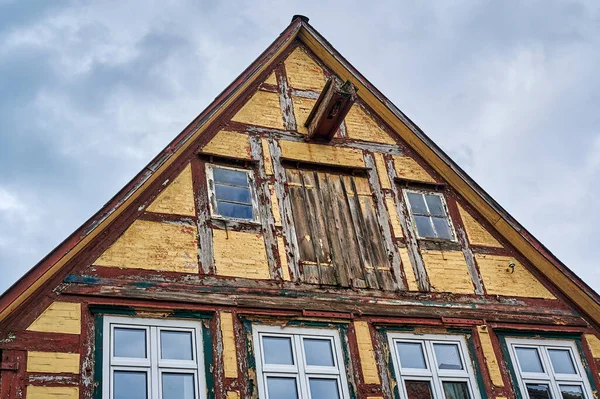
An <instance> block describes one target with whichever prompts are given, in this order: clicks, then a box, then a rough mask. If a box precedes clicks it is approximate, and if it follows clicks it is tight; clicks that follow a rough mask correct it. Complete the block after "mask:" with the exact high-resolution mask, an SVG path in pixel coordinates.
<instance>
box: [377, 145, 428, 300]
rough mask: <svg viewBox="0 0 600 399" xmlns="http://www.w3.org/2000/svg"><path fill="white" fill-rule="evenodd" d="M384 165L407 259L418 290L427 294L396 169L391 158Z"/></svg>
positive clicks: (425, 276)
mask: <svg viewBox="0 0 600 399" xmlns="http://www.w3.org/2000/svg"><path fill="white" fill-rule="evenodd" d="M386 165H387V173H388V176H389V179H390V182H391V187H392V191H393V192H394V199H395V200H396V211H397V213H398V217H399V218H400V224H401V225H402V229H403V230H404V237H406V246H407V249H408V257H409V259H410V262H411V266H412V268H413V271H414V273H415V277H416V279H417V284H418V285H419V290H420V291H423V292H428V291H430V290H431V285H430V283H429V278H428V277H427V272H426V271H425V265H424V264H423V258H421V254H420V252H419V245H418V243H417V238H416V235H415V228H414V226H413V223H412V219H411V217H410V215H409V214H408V209H407V208H406V204H405V203H404V198H403V196H402V193H401V191H400V190H399V189H398V186H397V185H396V183H395V182H394V179H395V178H396V177H397V176H396V168H395V167H394V160H393V158H392V157H388V158H387V159H386ZM404 267H408V265H404Z"/></svg>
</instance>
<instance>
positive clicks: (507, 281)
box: [475, 254, 555, 299]
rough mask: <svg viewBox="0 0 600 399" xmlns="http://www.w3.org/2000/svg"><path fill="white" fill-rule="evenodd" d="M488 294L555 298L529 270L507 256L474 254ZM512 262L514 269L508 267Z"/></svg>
mask: <svg viewBox="0 0 600 399" xmlns="http://www.w3.org/2000/svg"><path fill="white" fill-rule="evenodd" d="M475 259H476V261H477V264H478V265H479V271H480V272H481V277H482V279H483V282H484V284H485V288H486V290H487V292H488V294H492V295H505V296H516V297H528V298H546V299H555V297H554V295H552V294H551V293H550V292H549V291H548V290H547V289H546V288H545V287H544V286H543V285H542V284H541V283H540V282H539V281H538V280H537V279H536V278H535V277H534V276H533V275H532V274H531V273H529V271H528V270H527V269H526V268H525V267H524V266H523V265H522V264H521V263H520V262H519V261H517V260H516V259H515V258H512V257H509V256H498V255H485V254H475ZM511 262H513V263H514V265H515V267H514V271H513V270H512V269H511V267H510V263H511Z"/></svg>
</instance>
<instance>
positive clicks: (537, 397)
mask: <svg viewBox="0 0 600 399" xmlns="http://www.w3.org/2000/svg"><path fill="white" fill-rule="evenodd" d="M527 392H528V393H529V399H551V398H552V395H550V389H549V388H548V385H546V384H527Z"/></svg>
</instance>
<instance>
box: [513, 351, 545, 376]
mask: <svg viewBox="0 0 600 399" xmlns="http://www.w3.org/2000/svg"><path fill="white" fill-rule="evenodd" d="M516 351H517V357H518V358H519V365H520V366H521V370H522V371H524V372H526V373H543V372H544V368H543V367H542V362H541V360H540V355H539V353H538V351H537V349H535V348H517V350H516Z"/></svg>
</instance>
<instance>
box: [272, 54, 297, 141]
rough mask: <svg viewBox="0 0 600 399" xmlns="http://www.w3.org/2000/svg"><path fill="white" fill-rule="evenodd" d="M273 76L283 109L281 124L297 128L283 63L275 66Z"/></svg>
mask: <svg viewBox="0 0 600 399" xmlns="http://www.w3.org/2000/svg"><path fill="white" fill-rule="evenodd" d="M275 76H276V77H277V86H278V88H279V104H280V105H281V110H282V111H283V125H284V126H285V128H286V129H287V130H297V128H296V117H295V116H294V104H293V103H292V90H291V89H290V87H289V84H288V80H287V75H286V71H285V67H284V65H283V63H282V64H279V65H278V66H277V67H276V68H275Z"/></svg>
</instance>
